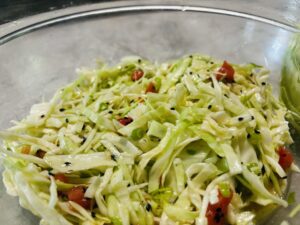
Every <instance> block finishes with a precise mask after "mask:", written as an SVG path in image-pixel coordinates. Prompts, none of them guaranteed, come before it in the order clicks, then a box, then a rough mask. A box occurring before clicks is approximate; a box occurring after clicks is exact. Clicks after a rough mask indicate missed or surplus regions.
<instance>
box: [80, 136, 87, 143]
mask: <svg viewBox="0 0 300 225" xmlns="http://www.w3.org/2000/svg"><path fill="white" fill-rule="evenodd" d="M85 142H86V137H82V141H81V144H82V145H83V144H84V143H85Z"/></svg>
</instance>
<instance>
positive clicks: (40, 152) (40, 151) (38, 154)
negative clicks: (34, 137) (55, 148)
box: [35, 150, 46, 159]
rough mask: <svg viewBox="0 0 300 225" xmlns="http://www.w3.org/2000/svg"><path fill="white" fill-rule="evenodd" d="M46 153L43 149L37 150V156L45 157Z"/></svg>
mask: <svg viewBox="0 0 300 225" xmlns="http://www.w3.org/2000/svg"><path fill="white" fill-rule="evenodd" d="M45 154H46V152H45V151H43V150H38V151H37V152H36V154H35V155H36V156H37V157H39V158H41V159H42V158H44V156H45Z"/></svg>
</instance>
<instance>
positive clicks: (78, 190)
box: [68, 186, 91, 209]
mask: <svg viewBox="0 0 300 225" xmlns="http://www.w3.org/2000/svg"><path fill="white" fill-rule="evenodd" d="M84 192H85V190H84V188H83V187H82V186H77V187H73V188H72V189H71V190H69V191H68V199H69V201H72V202H75V203H77V204H78V205H81V206H82V207H83V208H85V209H90V208H91V200H90V199H88V198H85V197H84Z"/></svg>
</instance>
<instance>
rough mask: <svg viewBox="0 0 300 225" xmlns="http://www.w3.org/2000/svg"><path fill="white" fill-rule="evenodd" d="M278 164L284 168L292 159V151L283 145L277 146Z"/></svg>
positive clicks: (290, 163)
mask: <svg viewBox="0 0 300 225" xmlns="http://www.w3.org/2000/svg"><path fill="white" fill-rule="evenodd" d="M278 155H279V162H278V163H279V164H280V166H281V167H282V169H284V170H286V169H288V168H290V167H291V165H292V163H293V161H294V159H293V155H292V153H291V152H290V151H289V150H288V149H287V148H286V147H284V146H281V147H279V148H278Z"/></svg>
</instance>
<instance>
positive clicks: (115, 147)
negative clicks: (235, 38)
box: [0, 55, 297, 225]
mask: <svg viewBox="0 0 300 225" xmlns="http://www.w3.org/2000/svg"><path fill="white" fill-rule="evenodd" d="M221 66H222V62H221V61H218V60H216V59H213V58H211V57H208V56H202V55H191V56H187V57H183V58H181V59H178V60H176V61H171V62H166V63H162V64H158V63H151V62H149V61H147V60H144V59H140V58H138V57H130V58H126V59H124V60H123V61H122V62H121V63H120V64H118V65H117V66H114V67H109V66H107V65H102V66H101V67H100V68H96V69H94V70H87V69H84V70H80V71H79V78H78V79H77V80H76V81H74V82H73V83H72V84H70V85H68V86H66V87H64V88H63V89H60V90H59V91H58V92H57V93H56V94H55V96H54V97H53V99H52V100H50V101H49V103H47V102H43V103H41V104H37V105H34V106H33V107H32V109H31V111H30V114H29V115H28V116H27V117H26V118H24V119H23V120H21V121H19V122H15V125H14V126H13V127H11V128H10V129H8V130H7V131H1V132H0V137H1V138H2V139H3V147H1V148H0V152H1V155H2V156H3V164H4V167H5V171H4V173H3V180H4V184H5V186H6V188H7V192H8V193H9V194H10V195H18V196H19V198H20V204H21V206H23V207H25V208H27V209H29V210H31V211H32V212H33V213H34V214H35V215H37V216H39V217H40V218H41V224H53V225H60V224H61V225H68V224H80V225H100V224H101V225H102V224H115V225H121V224H123V225H126V224H127V225H130V224H136V225H138V224H139V225H152V224H155V223H160V224H168V225H169V224H174V225H175V224H198V225H205V224H207V222H208V220H207V215H206V213H207V210H208V209H209V208H210V207H211V205H213V204H216V202H218V201H219V195H218V193H220V195H222V196H223V197H224V198H232V200H231V202H230V204H229V206H228V212H227V214H226V215H224V216H225V217H226V221H227V222H228V223H229V224H238V225H242V224H255V223H256V218H255V216H256V214H255V209H254V208H251V207H252V206H254V205H256V207H257V205H261V206H262V207H263V206H266V205H272V204H277V205H281V206H284V207H286V206H287V204H288V203H287V202H286V201H285V200H284V199H282V193H283V189H284V188H285V184H286V182H285V180H284V178H285V177H286V176H287V172H288V171H286V170H284V169H283V168H282V167H281V165H280V163H279V155H278V154H277V149H278V147H280V146H283V145H289V144H291V143H292V139H291V136H290V133H289V128H288V123H287V121H286V120H285V116H286V113H287V109H286V108H285V107H284V106H283V105H282V104H280V103H279V102H278V101H277V100H276V99H275V98H274V97H273V95H272V88H271V85H270V84H268V83H267V78H268V71H267V70H266V69H264V68H263V67H261V66H258V65H255V64H244V65H234V64H233V65H232V66H233V69H234V81H233V82H227V81H225V80H218V78H217V76H216V74H217V73H218V71H219V69H220V67H221ZM141 71H142V76H141V77H137V76H140V73H141ZM135 73H136V74H135ZM134 76H135V77H134ZM282 82H285V80H284V79H283V80H282ZM149 85H150V86H151V88H152V89H151V90H150V91H149V92H147V91H146V90H148V89H149ZM283 93H284V94H285V95H284V96H288V92H287V90H285V89H284V90H283ZM291 168H292V169H294V170H297V166H296V165H295V164H293V165H292V166H291ZM78 187H79V188H81V190H84V193H83V194H84V196H81V197H82V198H83V200H85V201H89V204H91V205H90V207H85V205H84V204H82V202H80V201H78V200H74V199H73V200H72V199H70V198H71V197H70V194H69V193H72V190H73V189H74V188H78ZM246 206H247V207H246ZM249 210H250V211H249ZM208 225H209V224H208Z"/></svg>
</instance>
